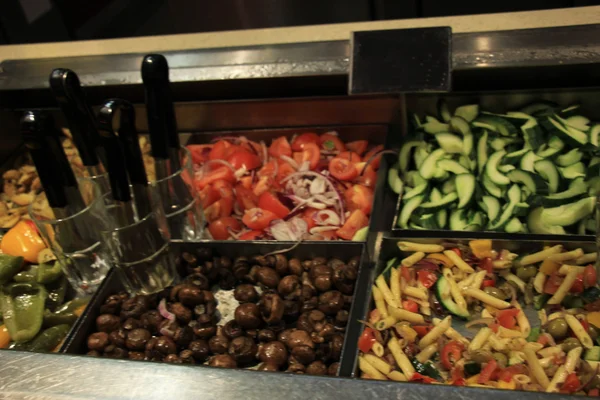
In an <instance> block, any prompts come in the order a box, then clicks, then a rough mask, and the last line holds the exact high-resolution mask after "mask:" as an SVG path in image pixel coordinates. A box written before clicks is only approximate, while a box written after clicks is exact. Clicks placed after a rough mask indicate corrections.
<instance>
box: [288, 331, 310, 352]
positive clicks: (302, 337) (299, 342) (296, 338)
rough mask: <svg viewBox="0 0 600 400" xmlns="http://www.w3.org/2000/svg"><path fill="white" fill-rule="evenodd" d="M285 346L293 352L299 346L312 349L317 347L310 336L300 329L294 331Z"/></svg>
mask: <svg viewBox="0 0 600 400" xmlns="http://www.w3.org/2000/svg"><path fill="white" fill-rule="evenodd" d="M285 344H286V345H287V346H288V347H289V348H290V349H292V350H293V349H294V347H297V346H308V347H310V348H311V349H312V348H314V347H315V344H314V343H313V341H312V339H311V338H310V334H309V333H308V332H306V331H303V330H300V329H296V330H294V331H292V332H291V333H290V335H289V337H288V338H287V341H286V342H285Z"/></svg>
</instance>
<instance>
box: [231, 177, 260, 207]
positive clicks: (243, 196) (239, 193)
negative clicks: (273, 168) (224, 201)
mask: <svg viewBox="0 0 600 400" xmlns="http://www.w3.org/2000/svg"><path fill="white" fill-rule="evenodd" d="M235 198H236V201H237V204H238V207H239V208H240V210H242V211H245V210H249V209H251V208H255V207H258V196H256V195H255V194H254V192H252V189H248V188H246V187H244V186H243V185H242V184H239V183H238V184H237V186H236V187H235Z"/></svg>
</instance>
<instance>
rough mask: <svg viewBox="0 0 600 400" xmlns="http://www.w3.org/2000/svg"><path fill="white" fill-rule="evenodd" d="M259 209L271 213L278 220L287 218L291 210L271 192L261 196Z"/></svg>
mask: <svg viewBox="0 0 600 400" xmlns="http://www.w3.org/2000/svg"><path fill="white" fill-rule="evenodd" d="M258 207H260V208H262V209H263V210H267V211H271V212H272V213H273V214H275V215H277V217H278V218H285V217H287V216H288V214H289V213H290V209H289V208H287V207H286V206H284V205H283V203H282V202H281V201H279V199H278V198H277V196H275V195H274V194H273V193H271V192H266V193H263V194H261V195H260V198H259V199H258Z"/></svg>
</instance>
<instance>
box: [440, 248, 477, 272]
mask: <svg viewBox="0 0 600 400" xmlns="http://www.w3.org/2000/svg"><path fill="white" fill-rule="evenodd" d="M444 255H445V256H446V257H448V258H449V259H450V260H451V261H452V262H453V263H454V265H456V267H457V268H458V269H461V270H463V271H465V272H471V273H472V272H475V270H474V269H473V267H471V266H470V265H469V264H467V263H466V262H465V260H463V259H462V258H460V257H459V256H458V254H456V253H455V252H453V251H452V250H446V251H444Z"/></svg>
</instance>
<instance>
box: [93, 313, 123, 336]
mask: <svg viewBox="0 0 600 400" xmlns="http://www.w3.org/2000/svg"><path fill="white" fill-rule="evenodd" d="M120 327H121V321H120V320H119V317H117V316H116V315H112V314H102V315H100V316H98V318H96V328H98V330H99V331H100V332H106V333H110V332H112V331H116V330H117V329H119V328H120Z"/></svg>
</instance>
